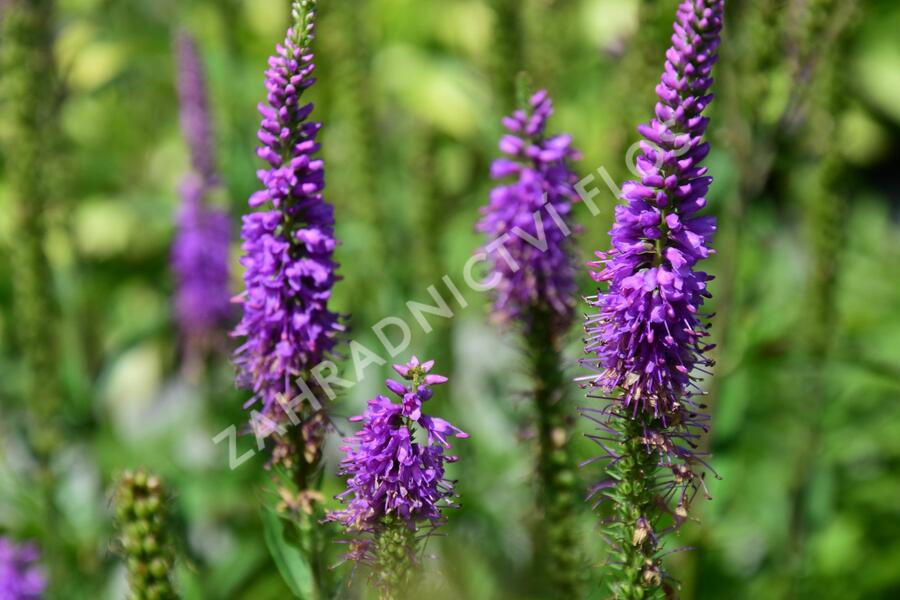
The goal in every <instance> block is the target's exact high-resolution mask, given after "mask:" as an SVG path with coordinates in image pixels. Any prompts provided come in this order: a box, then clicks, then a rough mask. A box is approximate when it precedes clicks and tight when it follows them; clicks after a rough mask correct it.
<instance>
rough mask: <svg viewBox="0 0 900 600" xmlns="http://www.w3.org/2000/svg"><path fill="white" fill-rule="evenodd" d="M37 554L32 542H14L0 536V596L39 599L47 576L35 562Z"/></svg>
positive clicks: (9, 598) (17, 599) (19, 599)
mask: <svg viewBox="0 0 900 600" xmlns="http://www.w3.org/2000/svg"><path fill="white" fill-rule="evenodd" d="M39 556H40V555H39V553H38V550H37V547H35V545H34V544H31V543H25V544H16V543H15V542H13V541H12V540H10V539H9V538H6V537H0V598H3V599H4V600H6V599H8V600H39V599H40V598H43V597H44V591H45V589H46V587H47V578H46V576H45V575H44V572H43V570H42V569H41V568H40V567H39V566H38V564H37V561H38V559H39Z"/></svg>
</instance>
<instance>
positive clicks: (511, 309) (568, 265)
mask: <svg viewBox="0 0 900 600" xmlns="http://www.w3.org/2000/svg"><path fill="white" fill-rule="evenodd" d="M552 113H553V104H552V102H551V101H550V98H549V97H548V95H547V92H545V91H540V92H537V93H536V94H534V95H533V96H532V97H531V99H530V100H529V102H528V106H527V108H526V109H525V110H517V111H516V112H515V113H513V114H512V115H511V116H509V117H505V118H504V119H503V125H504V127H505V128H506V129H507V130H508V131H509V133H508V134H507V135H505V136H504V137H503V138H502V139H501V140H500V150H501V152H503V153H504V154H505V156H504V157H502V158H498V159H497V160H495V161H494V163H493V165H492V166H491V177H492V178H494V179H498V180H506V179H509V178H513V181H512V182H510V183H508V184H503V185H499V186H497V187H496V188H494V190H493V191H492V192H491V196H490V202H489V204H488V205H487V206H486V207H484V208H483V209H482V214H483V217H482V219H481V221H479V223H478V225H477V229H478V231H480V232H482V233H485V234H486V235H487V237H488V243H487V244H486V245H485V246H484V248H483V251H484V252H485V253H486V254H487V257H488V259H489V260H490V263H491V270H492V280H495V281H496V282H497V285H496V287H495V296H494V314H495V316H496V318H497V319H498V320H499V321H501V322H517V321H518V322H522V323H523V324H524V325H525V328H526V330H527V329H528V327H529V326H530V323H531V320H532V319H533V316H534V314H535V313H536V312H538V311H542V312H547V313H550V314H551V315H552V318H553V321H554V325H555V329H556V330H558V331H564V330H565V329H566V328H567V327H568V326H569V325H571V323H572V317H573V311H574V305H575V295H576V286H575V278H574V274H575V269H574V267H573V264H572V256H571V250H570V243H569V241H568V236H569V235H570V233H571V226H570V225H569V224H568V220H569V218H570V213H571V210H572V202H573V201H574V200H575V199H576V197H577V196H576V194H575V189H574V184H575V183H576V182H577V180H578V178H577V176H576V175H575V173H574V172H573V171H572V170H571V169H570V168H569V165H568V162H569V161H571V160H577V159H578V158H580V154H579V153H578V151H577V150H575V149H574V148H572V146H571V136H569V135H557V136H551V137H548V136H547V135H546V133H545V129H546V126H547V120H548V119H549V117H550V115H551V114H552ZM542 212H543V213H545V214H542Z"/></svg>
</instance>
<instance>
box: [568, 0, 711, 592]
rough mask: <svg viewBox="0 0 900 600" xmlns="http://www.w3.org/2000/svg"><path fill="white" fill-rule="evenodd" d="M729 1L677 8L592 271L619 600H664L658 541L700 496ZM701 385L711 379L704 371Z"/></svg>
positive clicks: (694, 1) (593, 339)
mask: <svg viewBox="0 0 900 600" xmlns="http://www.w3.org/2000/svg"><path fill="white" fill-rule="evenodd" d="M723 11H724V1H723V0H683V1H682V3H681V5H680V6H679V8H678V13H677V20H676V22H675V25H674V35H673V36H672V46H671V47H670V48H669V50H668V52H667V53H666V63H665V70H664V73H663V75H662V77H661V79H660V83H659V85H658V86H657V88H656V91H657V95H658V97H659V102H658V103H657V104H656V111H655V112H656V117H655V118H654V119H653V120H651V121H650V122H649V123H647V124H644V125H641V126H640V127H639V128H638V130H639V132H640V133H641V135H642V136H643V138H644V139H643V140H642V141H641V144H640V150H641V151H640V154H639V156H638V157H637V165H636V166H637V170H638V173H639V176H640V179H639V180H638V181H630V182H627V183H625V184H624V185H623V187H622V198H623V199H624V200H625V202H626V203H625V204H624V205H620V206H617V207H616V219H615V224H614V225H613V228H612V230H611V231H610V237H611V241H612V249H611V250H609V251H607V252H599V253H598V254H597V255H598V258H599V260H598V261H596V262H595V263H592V266H594V267H596V269H597V270H596V272H595V273H593V275H594V279H595V280H597V281H598V282H604V283H606V284H608V287H607V289H606V290H605V291H598V294H597V296H596V297H594V298H591V299H590V301H591V303H592V305H593V306H594V307H596V308H597V309H598V312H597V313H596V314H593V315H590V316H589V317H588V318H587V321H586V325H585V331H586V334H587V336H586V339H585V351H586V352H587V353H588V354H590V355H593V356H592V357H591V358H589V359H585V360H584V361H583V364H584V365H585V366H587V367H588V368H589V369H591V370H592V371H593V373H592V374H591V375H589V376H586V377H584V378H583V379H585V380H587V381H588V382H589V383H588V385H589V386H590V387H592V388H594V389H595V390H596V391H594V393H593V394H592V397H595V398H601V399H604V400H606V404H605V406H603V407H602V408H588V409H584V411H585V413H586V414H587V416H588V417H589V418H591V419H592V420H593V421H595V422H596V423H597V424H598V426H599V428H600V432H599V433H598V434H596V435H591V436H590V437H591V438H592V439H593V440H594V441H595V442H597V444H598V445H599V446H600V447H601V448H602V449H603V451H604V453H605V457H604V458H606V459H607V460H608V461H609V462H608V465H607V473H608V478H607V479H606V480H604V481H602V482H601V483H600V484H598V485H597V486H596V488H595V490H594V491H595V493H596V494H598V495H599V496H600V497H601V498H602V499H608V500H610V501H611V502H612V504H613V514H614V519H613V520H612V521H611V522H610V523H609V533H610V535H609V539H610V541H611V543H612V546H613V554H614V556H616V557H617V559H616V560H617V562H618V564H619V570H620V572H621V577H620V579H619V580H618V581H617V582H615V583H614V584H613V587H614V591H615V595H616V597H621V598H645V597H647V590H655V589H658V588H660V587H661V586H663V585H667V584H665V583H664V581H665V577H666V576H665V575H664V574H663V572H662V570H661V566H660V553H661V550H662V543H661V541H660V539H661V536H662V535H663V534H665V533H666V532H668V531H672V530H674V529H676V528H678V527H679V526H680V525H681V523H683V522H684V521H685V519H686V518H687V514H688V512H687V511H688V506H689V504H690V502H691V500H692V499H693V497H694V496H695V495H696V493H697V492H698V491H699V490H701V489H703V490H704V491H705V484H704V474H703V468H704V467H708V465H707V463H706V462H705V460H704V458H703V453H701V452H697V451H696V448H697V444H696V441H695V440H696V439H697V438H698V437H699V436H700V435H701V433H702V432H705V431H706V430H707V424H706V422H707V420H708V418H709V417H708V415H705V414H703V413H702V409H703V408H704V405H703V404H701V403H700V402H698V401H697V398H696V397H697V396H698V395H702V393H703V392H702V391H701V390H700V389H699V387H698V385H697V384H696V382H695V380H694V378H695V374H694V372H695V371H703V368H704V367H706V366H710V365H712V361H711V360H710V359H709V358H707V357H706V353H707V352H708V351H709V350H710V349H711V348H712V345H711V344H709V343H707V342H706V341H705V338H706V337H707V335H708V333H707V323H706V322H705V320H704V315H703V313H702V312H701V309H702V307H703V303H704V300H705V299H706V298H709V292H708V290H707V282H708V281H709V280H710V279H711V277H710V276H709V275H707V274H706V273H704V272H702V271H698V270H696V269H695V266H696V264H697V263H698V262H699V261H700V260H702V259H704V258H706V257H707V256H709V255H710V254H711V253H712V252H713V250H711V249H710V247H709V244H710V242H711V240H712V237H713V233H714V232H715V228H716V225H715V219H714V218H713V217H710V216H701V215H699V214H698V213H699V211H701V209H703V208H704V206H706V197H705V196H706V193H707V191H708V189H709V186H710V183H711V182H712V178H711V177H709V176H708V175H707V169H706V168H705V167H703V166H702V164H701V163H702V161H703V159H704V158H705V157H706V155H707V154H708V153H709V144H708V143H706V142H705V141H704V140H703V137H704V134H705V132H706V127H707V124H708V122H709V119H708V118H707V117H705V116H703V111H704V109H705V108H706V107H707V106H708V105H709V103H710V102H711V100H712V94H710V93H709V88H710V86H711V85H712V77H711V73H712V68H713V65H714V64H715V62H716V58H717V56H716V50H717V48H718V46H719V36H720V32H721V28H722V20H723ZM704 372H705V371H704Z"/></svg>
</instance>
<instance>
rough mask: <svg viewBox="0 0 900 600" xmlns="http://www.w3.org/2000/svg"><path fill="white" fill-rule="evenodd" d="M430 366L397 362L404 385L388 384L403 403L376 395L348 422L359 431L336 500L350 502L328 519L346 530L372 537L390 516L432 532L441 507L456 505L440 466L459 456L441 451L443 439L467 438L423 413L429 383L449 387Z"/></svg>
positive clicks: (446, 444) (349, 443)
mask: <svg viewBox="0 0 900 600" xmlns="http://www.w3.org/2000/svg"><path fill="white" fill-rule="evenodd" d="M433 366H434V361H427V362H424V363H419V360H418V359H417V358H416V357H412V359H411V360H410V361H409V362H408V363H407V364H405V365H394V370H395V371H397V373H399V374H400V375H401V376H402V377H403V378H404V379H405V380H407V382H408V383H400V382H398V381H394V380H392V379H388V380H387V381H386V382H385V385H386V386H387V388H388V389H389V390H390V391H391V392H392V393H393V394H395V395H396V396H398V397H399V398H400V402H399V403H396V402H394V401H392V400H390V399H389V398H388V397H386V396H377V397H376V398H374V399H372V400H370V401H369V404H368V408H367V409H366V412H365V414H363V415H362V416H359V417H354V418H352V419H351V421H362V422H363V428H362V429H361V430H360V431H359V432H358V433H356V435H354V436H353V437H352V438H348V439H347V445H346V446H345V447H344V448H343V451H344V452H345V453H346V455H345V457H344V459H343V461H342V462H341V474H343V475H347V476H348V480H347V489H346V491H344V492H342V493H341V494H340V495H339V496H338V498H340V499H342V500H344V501H347V502H348V504H347V506H346V508H344V509H343V510H340V511H336V512H333V513H331V514H330V515H329V517H328V518H329V519H330V520H332V521H337V522H339V523H341V524H342V525H343V526H344V528H345V529H346V530H347V531H348V532H351V533H371V534H376V535H377V533H378V531H379V528H380V527H381V526H383V525H384V524H385V519H388V518H395V519H398V520H399V521H400V522H402V523H403V524H405V526H406V527H408V528H409V529H412V530H417V529H418V528H419V526H420V525H421V524H423V523H424V524H425V525H426V526H427V527H428V528H430V529H431V528H435V527H438V526H439V525H441V524H442V523H443V521H444V517H443V516H442V513H441V510H442V509H443V508H445V507H448V506H454V504H453V498H454V496H455V495H454V492H453V483H452V482H451V481H448V480H447V479H445V478H444V465H445V463H448V462H454V461H456V457H455V456H448V455H446V454H445V450H448V449H450V447H451V446H450V443H449V442H448V441H447V440H448V438H450V437H451V436H456V437H457V438H466V437H469V436H468V435H467V434H466V433H464V432H463V431H461V430H460V429H458V428H456V427H454V426H453V425H451V424H450V423H448V422H447V421H445V420H443V419H439V418H437V417H432V416H429V415H428V414H426V413H425V412H423V405H424V403H425V402H426V401H428V400H429V399H430V398H431V396H432V393H433V392H432V389H431V388H432V386H435V385H440V384H443V383H446V382H447V378H446V377H444V376H442V375H435V374H432V373H430V371H431V369H432V367H433ZM417 432H418V433H419V436H418V439H416V433H417ZM355 547H356V548H359V547H360V546H355ZM363 547H365V544H364V545H363ZM354 558H360V557H358V556H356V557H354Z"/></svg>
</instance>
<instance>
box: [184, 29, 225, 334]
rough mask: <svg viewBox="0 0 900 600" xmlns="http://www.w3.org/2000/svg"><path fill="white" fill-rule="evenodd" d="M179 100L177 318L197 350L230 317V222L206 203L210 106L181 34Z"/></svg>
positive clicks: (211, 168)
mask: <svg viewBox="0 0 900 600" xmlns="http://www.w3.org/2000/svg"><path fill="white" fill-rule="evenodd" d="M178 97H179V102H180V107H181V129H182V132H183V134H184V137H185V140H186V141H187V144H188V148H189V149H190V156H191V165H192V172H191V173H190V174H188V175H187V177H186V178H185V180H184V182H183V184H182V187H181V195H182V205H181V209H180V210H179V212H178V217H177V233H176V236H175V241H174V243H173V244H172V256H171V260H172V270H173V271H174V273H175V279H176V284H177V286H176V287H177V291H176V295H175V314H176V317H177V319H178V322H179V325H180V329H181V332H182V335H183V336H184V339H185V342H186V343H187V345H188V347H189V348H190V349H191V350H199V349H201V348H203V347H205V346H208V345H209V344H210V343H211V342H212V338H213V337H214V335H215V333H216V332H217V330H219V328H220V327H222V326H223V325H224V324H225V323H227V322H228V320H229V319H230V318H231V316H232V314H233V311H232V306H231V302H230V297H231V290H230V285H229V268H228V254H229V244H230V242H231V220H230V219H229V216H228V213H227V212H226V211H225V210H223V209H221V208H216V207H213V206H210V205H209V204H208V203H207V201H208V199H209V196H210V194H211V193H212V192H213V191H214V190H215V188H216V187H217V186H218V177H217V175H216V173H215V161H214V159H213V154H212V134H211V128H210V122H209V121H210V117H209V105H208V102H207V98H206V87H205V83H204V80H203V68H202V66H201V63H200V57H199V55H198V54H197V48H196V46H195V45H194V42H193V40H192V39H191V38H190V37H188V36H187V35H185V34H182V35H181V36H179V38H178Z"/></svg>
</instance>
